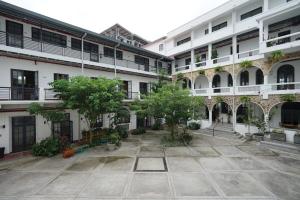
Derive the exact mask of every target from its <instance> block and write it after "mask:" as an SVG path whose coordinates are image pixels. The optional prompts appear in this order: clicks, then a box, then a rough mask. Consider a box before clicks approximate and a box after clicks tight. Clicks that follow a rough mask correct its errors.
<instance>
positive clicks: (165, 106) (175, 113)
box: [133, 84, 203, 139]
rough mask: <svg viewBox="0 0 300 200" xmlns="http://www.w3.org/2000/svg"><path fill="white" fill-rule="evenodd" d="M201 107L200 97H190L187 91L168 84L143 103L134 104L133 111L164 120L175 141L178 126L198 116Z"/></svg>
mask: <svg viewBox="0 0 300 200" xmlns="http://www.w3.org/2000/svg"><path fill="white" fill-rule="evenodd" d="M202 106H203V99H202V98H201V97H194V96H190V93H189V91H188V90H184V89H181V88H180V87H179V86H178V84H175V85H173V84H168V85H164V86H163V87H162V88H160V89H159V90H158V91H157V92H156V93H151V94H150V95H149V96H147V97H146V98H145V99H143V101H137V102H135V107H133V109H135V110H137V112H139V113H143V114H144V115H148V116H152V117H154V118H158V117H160V118H162V117H163V118H164V119H165V120H166V124H167V126H168V127H169V129H170V134H171V138H172V139H176V138H175V135H176V133H178V125H179V124H181V123H186V122H187V121H188V120H190V119H193V118H197V117H198V116H200V112H197V111H199V110H201V108H202Z"/></svg>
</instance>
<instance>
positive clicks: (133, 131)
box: [131, 128, 146, 135]
mask: <svg viewBox="0 0 300 200" xmlns="http://www.w3.org/2000/svg"><path fill="white" fill-rule="evenodd" d="M144 133H146V129H144V128H137V129H134V130H132V131H131V134H132V135H141V134H144Z"/></svg>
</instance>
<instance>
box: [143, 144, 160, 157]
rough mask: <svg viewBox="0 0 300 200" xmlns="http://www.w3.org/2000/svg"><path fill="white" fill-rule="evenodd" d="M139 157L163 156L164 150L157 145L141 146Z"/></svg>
mask: <svg viewBox="0 0 300 200" xmlns="http://www.w3.org/2000/svg"><path fill="white" fill-rule="evenodd" d="M139 156H140V157H163V156H164V150H163V148H162V147H159V146H141V149H140V153H139Z"/></svg>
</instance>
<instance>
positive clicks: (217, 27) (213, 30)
mask: <svg viewBox="0 0 300 200" xmlns="http://www.w3.org/2000/svg"><path fill="white" fill-rule="evenodd" d="M225 27H227V22H223V23H221V24H218V25H216V26H213V27H212V32H215V31H217V30H220V29H222V28H225Z"/></svg>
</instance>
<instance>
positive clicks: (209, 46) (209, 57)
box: [207, 44, 212, 60]
mask: <svg viewBox="0 0 300 200" xmlns="http://www.w3.org/2000/svg"><path fill="white" fill-rule="evenodd" d="M211 51H212V44H208V58H207V60H211Z"/></svg>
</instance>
